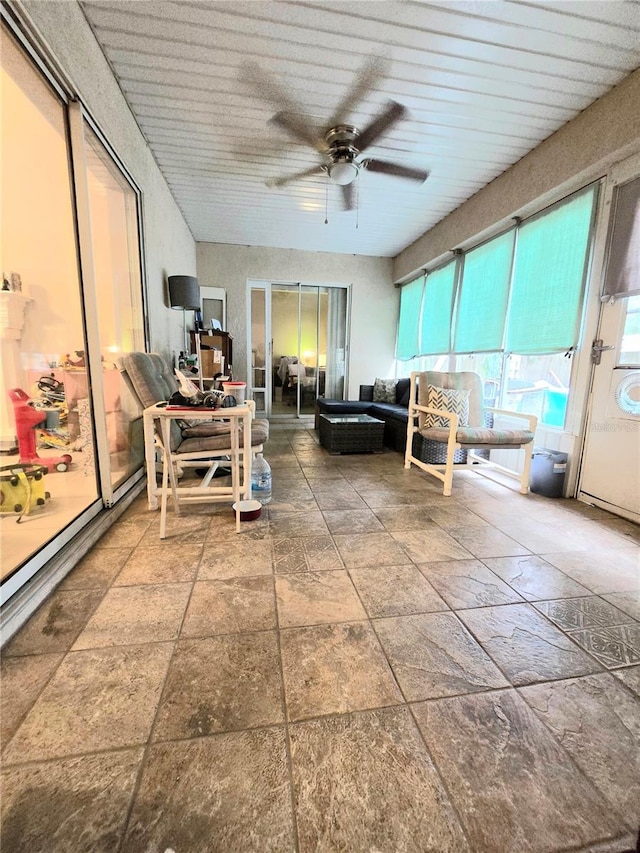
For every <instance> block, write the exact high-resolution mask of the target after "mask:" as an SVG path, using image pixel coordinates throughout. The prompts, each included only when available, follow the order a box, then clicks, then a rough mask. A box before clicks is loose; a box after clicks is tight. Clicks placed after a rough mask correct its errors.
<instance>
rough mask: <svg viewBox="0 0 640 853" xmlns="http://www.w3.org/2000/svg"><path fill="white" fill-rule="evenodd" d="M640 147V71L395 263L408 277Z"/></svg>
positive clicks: (397, 275) (398, 275)
mask: <svg viewBox="0 0 640 853" xmlns="http://www.w3.org/2000/svg"><path fill="white" fill-rule="evenodd" d="M638 149H640V69H638V70H636V71H634V72H633V73H632V74H630V75H629V76H628V77H627V78H626V79H625V80H623V81H622V83H620V85H618V86H616V87H615V88H614V89H612V90H611V92H609V93H608V94H607V95H605V96H604V97H603V98H600V100H598V101H596V102H595V103H594V104H592V105H591V106H590V107H588V108H587V109H586V110H584V111H583V112H582V113H580V115H578V116H577V117H576V118H575V119H573V121H570V122H568V123H567V124H565V125H564V127H561V128H560V130H558V131H557V132H556V133H554V134H553V135H552V136H550V137H549V138H548V139H546V140H545V141H544V142H542V143H541V144H540V145H538V147H537V148H535V149H534V150H533V151H531V153H529V154H527V155H526V156H525V157H523V158H522V159H521V160H519V161H518V162H517V163H516V164H515V165H514V166H512V167H511V168H510V169H507V171H506V172H503V174H502V175H500V176H499V177H498V178H496V179H495V180H494V181H492V182H491V183H490V184H488V185H487V186H486V187H484V188H483V189H481V190H480V191H479V192H477V193H476V194H475V195H474V196H472V198H470V199H469V200H468V201H467V202H465V203H464V204H463V205H461V206H460V207H458V208H457V209H456V210H454V211H453V213H450V214H449V216H447V217H445V219H443V220H442V221H441V222H439V223H438V224H437V225H436V226H434V227H433V228H432V229H431V230H430V231H428V232H427V233H426V234H423V235H422V237H419V238H418V239H417V240H416V241H415V243H412V244H411V246H409V247H408V248H406V249H405V250H404V251H403V252H401V253H400V254H399V255H398V256H397V257H396V258H395V261H394V269H393V275H394V280H395V281H398V280H400V279H402V278H405V277H406V276H408V275H409V274H410V273H412V272H414V271H415V270H418V269H420V268H421V267H423V266H424V265H425V264H428V263H429V262H430V261H431V260H433V259H434V258H438V257H439V256H441V255H442V254H443V253H445V252H447V250H449V249H452V248H455V247H456V246H460V245H461V244H462V243H464V241H465V240H470V239H471V238H473V237H475V236H476V235H479V234H481V233H482V232H483V231H485V229H489V228H492V227H493V226H494V225H496V224H498V223H500V222H501V221H502V220H507V219H508V218H509V217H511V216H514V215H519V216H523V215H524V214H526V213H527V206H528V205H532V204H534V203H535V204H536V205H539V204H540V201H541V200H542V199H547V198H548V200H549V201H552V200H555V199H557V198H561V197H562V195H564V194H565V193H566V192H571V191H572V190H573V189H577V187H578V186H579V185H580V182H581V181H582V183H587V182H588V181H590V180H593V179H595V178H598V177H600V176H601V175H603V174H605V173H606V172H607V170H608V169H609V168H610V167H611V165H612V164H613V163H615V162H617V161H619V160H621V159H623V158H624V157H627V156H629V155H630V154H632V153H633V152H634V151H637V150H638Z"/></svg>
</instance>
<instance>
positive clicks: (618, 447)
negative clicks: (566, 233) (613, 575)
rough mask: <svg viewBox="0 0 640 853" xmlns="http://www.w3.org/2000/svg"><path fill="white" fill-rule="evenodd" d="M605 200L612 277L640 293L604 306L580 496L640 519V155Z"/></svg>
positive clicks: (618, 174)
mask: <svg viewBox="0 0 640 853" xmlns="http://www.w3.org/2000/svg"><path fill="white" fill-rule="evenodd" d="M623 189H624V193H625V195H624V196H623V195H622V191H623ZM623 197H624V198H626V199H632V200H633V201H632V204H631V205H629V204H627V205H626V212H625V218H626V222H622V218H623V217H622V216H621V206H620V205H618V204H617V199H619V198H623ZM606 202H607V203H608V204H609V205H610V209H611V210H612V219H613V221H612V223H611V226H610V228H609V238H608V250H609V251H608V261H607V270H606V278H607V279H608V281H609V282H610V281H611V271H612V269H613V268H614V267H615V268H616V273H617V274H618V277H619V278H620V276H622V277H624V278H625V284H626V287H627V289H631V292H633V290H634V289H635V291H636V295H631V296H626V297H624V298H617V299H615V300H611V301H607V302H604V303H603V305H602V312H601V317H600V326H599V331H598V336H597V338H598V339H597V340H596V341H595V346H594V353H593V355H594V359H595V361H596V362H597V361H598V359H600V363H599V364H597V363H596V364H595V366H594V370H593V384H592V390H591V399H590V407H589V416H588V422H587V433H586V439H585V445H584V452H583V457H582V469H581V474H580V483H579V495H578V497H579V498H581V499H583V500H588V501H589V502H590V503H595V504H596V505H598V506H602V507H603V508H605V509H608V510H609V511H610V512H613V513H615V514H617V515H621V516H624V517H625V518H630V519H633V520H635V521H640V295H638V294H639V292H640V162H639V158H634V160H633V162H630V161H626V162H625V163H623V164H621V165H620V166H619V167H617V169H616V170H615V171H614V172H613V173H612V175H611V183H610V186H609V187H608V188H607V199H606ZM616 207H617V208H618V210H617V215H616ZM630 211H631V221H630V216H629V212H630ZM621 235H624V240H623V241H621V240H620V236H621ZM620 280H621V279H620Z"/></svg>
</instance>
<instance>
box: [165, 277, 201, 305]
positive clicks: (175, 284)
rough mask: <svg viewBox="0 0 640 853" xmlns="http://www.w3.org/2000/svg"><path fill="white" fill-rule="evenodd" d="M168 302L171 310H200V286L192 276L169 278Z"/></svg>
mask: <svg viewBox="0 0 640 853" xmlns="http://www.w3.org/2000/svg"><path fill="white" fill-rule="evenodd" d="M168 280H169V302H170V303H171V307H172V308H180V309H184V310H185V311H196V310H197V309H198V308H200V285H199V284H198V279H197V278H196V277H195V276H193V275H170V276H169V279H168Z"/></svg>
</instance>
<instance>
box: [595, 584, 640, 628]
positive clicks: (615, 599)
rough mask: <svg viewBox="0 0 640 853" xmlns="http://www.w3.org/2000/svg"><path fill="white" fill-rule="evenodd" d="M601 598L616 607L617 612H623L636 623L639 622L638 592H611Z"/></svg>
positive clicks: (639, 598)
mask: <svg viewBox="0 0 640 853" xmlns="http://www.w3.org/2000/svg"><path fill="white" fill-rule="evenodd" d="M602 597H603V598H606V600H607V601H608V602H609V603H610V604H613V606H614V607H617V608H618V610H622V611H624V613H627V614H628V615H629V616H631V618H632V619H635V620H636V622H640V591H639V592H612V593H609V595H603V596H602Z"/></svg>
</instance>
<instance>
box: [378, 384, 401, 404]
mask: <svg viewBox="0 0 640 853" xmlns="http://www.w3.org/2000/svg"><path fill="white" fill-rule="evenodd" d="M396 382H397V379H376V381H375V382H374V383H373V402H374V403H395V401H396Z"/></svg>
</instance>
